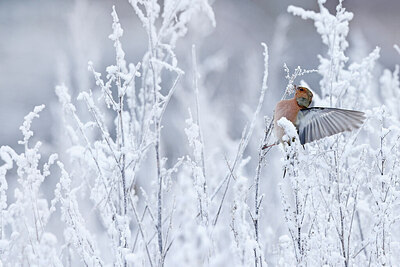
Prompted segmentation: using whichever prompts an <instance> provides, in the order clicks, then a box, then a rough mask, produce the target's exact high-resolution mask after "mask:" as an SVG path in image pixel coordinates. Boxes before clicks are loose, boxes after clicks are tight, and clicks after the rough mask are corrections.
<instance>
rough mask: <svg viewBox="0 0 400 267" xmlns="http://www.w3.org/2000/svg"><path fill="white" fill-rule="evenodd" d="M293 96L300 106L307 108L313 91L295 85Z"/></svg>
mask: <svg viewBox="0 0 400 267" xmlns="http://www.w3.org/2000/svg"><path fill="white" fill-rule="evenodd" d="M294 97H295V98H296V101H297V104H298V105H299V106H300V107H302V108H307V107H308V106H310V104H311V101H312V98H313V93H311V91H310V90H309V89H307V88H306V87H301V86H296V94H295V96H294Z"/></svg>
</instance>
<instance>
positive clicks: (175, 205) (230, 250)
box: [0, 0, 400, 266]
mask: <svg viewBox="0 0 400 267" xmlns="http://www.w3.org/2000/svg"><path fill="white" fill-rule="evenodd" d="M325 2H326V1H324V0H318V6H319V9H320V10H319V12H316V11H307V10H304V9H302V8H299V7H293V6H290V7H289V8H288V11H289V12H290V13H292V14H294V15H297V16H300V17H301V18H303V19H311V20H313V21H314V25H315V27H316V29H317V32H318V33H319V34H320V35H321V38H322V43H323V44H324V45H325V46H326V51H327V52H326V54H324V55H316V57H317V56H318V58H319V62H320V64H319V66H316V67H315V68H316V70H304V69H303V68H301V67H297V68H295V69H294V71H293V73H291V72H290V70H289V68H288V67H287V66H286V65H284V71H285V72H286V78H287V86H286V88H282V89H283V90H282V98H288V97H289V96H290V95H291V94H292V93H293V88H294V84H295V82H297V81H296V79H298V78H299V77H300V76H302V77H307V74H309V73H313V72H316V73H318V75H320V77H321V80H320V88H319V89H316V88H314V90H313V91H314V94H315V97H314V102H316V104H318V105H322V106H332V107H340V108H347V109H357V110H362V111H364V112H365V113H366V115H367V120H366V122H365V124H364V125H363V126H362V127H361V129H359V130H357V131H355V132H352V133H343V134H339V135H335V136H332V137H328V138H325V139H322V140H319V141H316V142H313V143H311V144H306V145H305V146H301V145H300V144H299V142H298V139H297V133H296V130H295V128H294V126H293V125H292V124H291V123H290V122H289V121H288V120H286V119H284V118H283V119H281V120H280V121H279V122H278V125H280V126H281V127H282V128H284V129H285V133H286V136H285V137H284V139H285V140H286V141H288V142H287V143H283V144H279V149H277V151H278V153H276V154H272V153H270V151H271V150H272V149H275V148H276V146H273V145H271V144H274V142H273V141H274V140H273V136H272V134H271V133H272V125H273V123H272V119H271V118H266V120H265V133H262V134H261V135H263V138H262V139H261V140H256V141H253V142H251V141H252V140H251V139H252V137H253V133H255V132H256V131H260V132H261V131H262V130H263V129H262V128H261V127H262V126H261V123H257V122H260V121H261V119H260V116H259V115H260V113H261V112H262V107H263V103H264V98H265V95H266V93H267V88H268V86H267V85H268V83H269V81H268V76H269V58H270V57H271V58H273V57H275V55H269V53H268V48H267V45H265V44H262V46H263V48H264V58H263V59H264V66H263V67H264V75H263V79H262V80H261V81H259V84H260V86H259V88H260V92H258V91H257V94H259V95H258V98H257V99H256V100H257V102H256V105H255V106H254V107H253V108H246V109H244V111H243V113H245V114H246V116H247V117H248V118H249V122H248V125H245V126H242V125H237V127H238V128H243V130H242V135H241V137H240V138H236V139H235V138H234V137H232V135H231V134H230V133H229V130H228V127H227V126H226V125H227V124H226V122H224V121H223V120H221V119H220V117H219V115H220V114H218V112H216V111H215V110H214V109H212V108H213V107H212V106H213V103H211V99H212V96H211V95H208V91H207V90H205V89H206V86H207V83H206V78H204V77H207V74H209V73H210V72H212V71H214V70H216V69H219V70H220V69H222V67H223V65H224V64H227V63H226V62H227V61H226V59H225V55H222V56H221V54H218V53H217V54H216V55H213V56H211V57H210V58H208V59H206V60H198V58H197V55H196V47H195V46H194V45H193V46H192V44H190V46H189V49H187V50H188V51H191V59H192V60H191V62H192V64H191V65H192V66H191V68H190V67H188V68H186V69H185V70H183V69H182V67H181V64H180V63H179V62H178V57H177V53H176V52H177V42H178V40H179V39H181V38H184V37H185V35H186V33H187V32H188V31H189V30H190V27H189V24H190V21H191V20H192V19H193V18H194V17H195V16H197V15H198V14H200V13H202V14H203V15H205V17H206V18H207V20H208V21H207V23H210V24H211V25H213V26H216V22H215V18H214V13H213V11H212V8H211V6H210V4H209V3H208V1H206V0H181V1H176V0H166V1H156V0H148V1H144V0H130V1H129V3H130V5H131V6H132V8H133V11H134V12H133V13H135V14H136V16H137V17H138V18H139V20H140V22H141V23H142V26H143V28H144V29H145V32H146V34H147V45H148V47H147V50H146V51H145V52H144V55H143V57H142V59H141V60H140V62H135V63H128V62H127V61H126V59H125V52H124V50H123V48H122V42H121V40H122V36H123V34H124V31H123V29H122V26H121V24H120V20H119V17H118V15H117V12H116V10H117V9H118V7H117V8H115V7H113V9H112V12H111V17H112V33H111V34H110V35H109V39H110V40H111V41H112V44H113V46H114V48H115V63H113V64H112V65H110V66H108V67H106V68H105V70H104V73H105V75H102V72H101V71H99V70H97V68H96V66H95V64H93V63H91V62H89V64H88V65H89V66H88V69H89V72H90V74H91V75H92V76H93V80H94V82H95V88H94V89H93V90H90V89H89V88H86V89H85V90H84V91H82V92H80V93H79V95H78V96H77V99H75V97H72V96H73V95H74V93H73V92H76V90H71V91H72V93H70V91H69V89H68V88H67V86H65V85H59V86H57V87H56V90H55V91H56V95H57V96H58V99H59V106H60V107H61V108H62V111H63V112H62V117H61V118H60V121H62V127H63V129H65V130H64V135H63V136H62V137H61V138H63V139H65V142H64V145H65V144H68V145H69V147H68V149H67V151H66V153H65V154H64V153H60V157H61V158H62V161H63V162H61V160H58V156H57V155H56V154H54V155H51V156H50V157H49V159H48V161H47V163H41V161H40V160H41V157H42V156H41V154H40V153H39V147H40V142H38V143H36V144H35V145H34V146H31V144H30V142H31V140H30V138H31V136H32V134H33V133H32V131H31V130H30V126H31V122H32V120H33V118H35V117H38V116H39V115H38V114H39V112H40V111H41V110H42V109H43V107H44V106H39V107H36V108H35V110H34V112H32V113H30V114H28V116H26V117H25V122H24V124H23V126H22V127H21V131H22V133H23V135H24V138H23V140H22V141H20V144H21V145H23V152H22V153H20V154H19V153H17V152H16V151H15V150H13V149H11V148H10V147H8V146H3V147H1V148H0V157H1V159H2V161H3V165H1V166H0V224H1V225H0V226H1V228H0V263H2V264H4V265H5V266H12V265H21V266H28V265H29V266H30V265H33V266H53V265H55V266H63V265H66V266H78V265H85V266H105V265H106V266H111V265H113V266H164V265H165V266H253V265H254V266H266V265H267V264H268V265H272V266H275V265H277V266H293V265H299V266H342V265H344V266H366V265H371V266H375V265H397V264H399V262H400V258H399V256H398V251H399V249H400V236H399V235H400V232H399V230H398V218H399V211H400V210H399V204H400V202H399V197H398V196H399V189H400V181H399V179H400V162H399V159H400V145H399V141H400V118H399V116H400V110H399V107H398V104H397V103H398V102H399V101H400V93H399V92H400V83H399V67H398V66H396V67H395V68H394V70H393V71H391V70H384V71H383V74H382V76H381V77H380V78H379V77H376V76H375V75H374V72H373V70H374V67H375V64H376V62H377V60H378V59H379V52H380V49H379V48H376V49H374V50H373V51H371V53H370V54H369V55H365V57H364V59H362V60H361V61H359V62H354V61H353V60H352V58H350V57H349V56H348V55H347V53H346V49H347V48H348V46H349V43H348V41H347V36H348V34H349V30H350V29H349V22H350V21H351V19H352V18H353V14H352V13H351V12H348V11H346V10H345V8H344V7H343V5H342V2H343V1H339V4H338V6H337V8H336V14H331V13H329V11H328V9H327V8H326V7H325V6H324V4H325ZM203 22H204V21H203ZM278 37H279V36H278ZM278 37H277V38H278ZM190 48H191V49H190ZM397 49H398V47H397ZM260 50H261V49H260ZM189 54H190V53H189ZM185 56H187V57H188V58H190V56H188V55H186V54H185ZM261 60H262V57H261V51H260V61H261ZM273 60H274V62H275V63H276V61H277V59H276V58H274V59H273ZM198 61H199V62H198ZM246 66H247V65H246ZM253 67H254V66H253ZM249 72H251V71H249ZM190 73H192V76H190ZM302 82H304V81H302ZM378 82H379V83H378ZM182 84H183V85H182ZM377 84H380V87H379V90H377V89H376V87H375V85H377ZM182 87H188V88H189V89H188V90H184V91H183V90H182V91H183V92H177V91H178V90H180V89H181V88H182ZM185 89H187V88H185ZM246 89H247V88H246ZM311 89H313V88H311ZM255 94H256V93H255V92H252V95H255ZM174 100H177V101H181V102H185V104H187V106H189V110H188V112H186V111H185V112H175V113H174V114H173V116H174V118H178V117H179V119H181V120H182V121H184V122H185V125H184V126H182V125H181V126H182V127H181V128H182V129H181V131H182V136H184V138H178V136H179V135H178V133H175V132H172V133H170V132H167V131H168V129H169V128H168V127H166V126H168V125H167V124H168V123H170V122H171V121H173V120H168V121H167V120H165V118H164V117H165V116H166V114H167V113H168V112H167V111H168V110H167V109H168V108H169V106H170V105H169V103H170V102H172V101H174ZM79 102H80V103H83V104H84V106H85V107H86V110H85V109H82V108H79V109H78V108H77V107H76V106H77V105H78V104H77V103H79ZM274 104H275V103H268V105H266V106H267V107H268V108H270V107H273V106H274ZM185 108H186V107H185ZM204 114H205V115H206V116H204ZM169 131H170V130H169ZM261 135H260V136H261ZM165 136H168V137H171V136H172V137H173V138H175V139H176V140H174V142H173V144H174V145H176V146H179V147H180V148H182V150H181V151H184V152H183V153H182V154H181V155H178V156H177V157H176V158H174V157H170V156H169V153H168V152H169V151H168V150H167V149H166V148H165V145H164V143H165ZM253 139H255V138H253ZM256 143H259V144H257V145H254V144H256ZM271 155H279V157H281V159H282V160H281V162H282V166H280V165H279V166H274V165H272V164H271V162H274V161H273V160H272V159H271V157H270V156H271ZM64 157H65V159H64ZM54 163H56V164H55V165H57V166H58V168H56V167H51V166H52V165H53V164H54ZM42 165H43V166H42ZM249 166H256V167H255V168H256V170H254V168H252V167H249ZM50 168H52V174H51V176H50ZM53 169H56V170H57V171H56V172H55V174H54V172H53ZM275 169H279V170H281V171H282V172H281V173H282V174H283V175H282V176H279V177H278V180H279V184H278V185H277V186H276V185H275V184H273V183H272V182H271V179H270V178H271V175H272V174H273V173H274V172H273V171H272V170H275ZM13 170H16V174H14V173H13ZM57 173H59V178H57V179H59V180H58V183H57V185H56V186H55V188H54V198H53V199H52V200H51V201H49V200H47V199H46V198H44V197H43V195H42V191H41V190H42V189H41V185H42V184H43V182H44V181H45V179H49V177H51V178H53V177H57ZM13 177H17V179H16V180H17V186H16V189H15V191H14V196H15V197H14V199H15V200H10V198H9V197H8V196H9V195H10V192H9V191H10V189H9V188H8V185H9V183H7V179H12V178H13ZM275 191H276V192H279V193H277V195H280V199H277V200H275V202H274V203H272V204H271V203H266V200H265V199H270V198H269V195H272V193H273V192H275ZM50 195H51V194H50ZM271 206H278V207H279V208H277V209H276V210H280V212H277V213H276V214H274V216H272V217H271V216H267V214H271V213H268V212H269V211H268V210H267V208H268V207H271ZM50 220H53V221H56V224H57V228H51V227H50V226H49V225H50V223H49V221H50ZM276 225H278V226H276ZM273 227H275V228H273Z"/></svg>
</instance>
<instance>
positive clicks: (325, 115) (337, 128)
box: [296, 108, 365, 144]
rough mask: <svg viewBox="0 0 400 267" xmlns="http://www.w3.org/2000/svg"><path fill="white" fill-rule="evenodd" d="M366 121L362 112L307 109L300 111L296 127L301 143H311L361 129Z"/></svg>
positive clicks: (336, 109) (335, 109)
mask: <svg viewBox="0 0 400 267" xmlns="http://www.w3.org/2000/svg"><path fill="white" fill-rule="evenodd" d="M364 120H365V115H364V113H363V112H361V111H355V110H346V109H338V108H307V109H302V110H300V111H299V113H298V115H297V122H296V126H297V128H298V130H299V137H300V142H301V143H302V144H305V143H309V142H312V141H315V140H318V139H321V138H324V137H327V136H331V135H334V134H338V133H341V132H344V131H352V130H355V129H358V128H360V126H361V125H362V124H363V122H364Z"/></svg>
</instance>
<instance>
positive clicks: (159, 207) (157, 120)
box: [146, 3, 164, 266]
mask: <svg viewBox="0 0 400 267" xmlns="http://www.w3.org/2000/svg"><path fill="white" fill-rule="evenodd" d="M152 4H154V3H152ZM146 10H147V11H149V14H148V23H149V30H148V36H149V52H150V55H151V56H150V59H149V64H150V68H151V71H152V73H153V107H154V115H153V116H154V121H155V122H154V132H155V135H156V136H155V138H156V140H155V145H154V148H155V152H156V165H157V179H158V190H157V226H156V228H157V238H158V251H159V254H160V255H159V256H160V266H164V253H163V237H162V182H163V178H162V176H161V163H160V116H159V108H160V107H159V106H158V104H159V103H158V89H157V76H156V75H157V74H156V70H155V69H154V65H153V59H156V58H157V52H156V49H155V47H154V43H153V27H152V26H153V25H152V23H153V22H154V18H153V17H152V16H153V12H152V10H153V7H152V8H148V7H146Z"/></svg>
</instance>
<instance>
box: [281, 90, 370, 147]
mask: <svg viewBox="0 0 400 267" xmlns="http://www.w3.org/2000/svg"><path fill="white" fill-rule="evenodd" d="M312 98H313V94H312V92H311V91H310V90H309V89H307V88H306V87H296V93H295V95H294V97H293V98H292V99H288V100H281V101H280V102H278V104H277V105H276V107H275V115H274V131H275V136H276V138H277V139H278V140H279V141H281V142H282V137H283V135H284V134H285V132H284V130H283V129H282V128H281V127H279V126H278V124H277V122H278V121H279V119H280V118H282V117H286V118H287V119H288V120H289V121H291V122H292V123H293V124H294V126H295V127H296V129H297V132H298V134H299V138H300V143H301V144H302V145H304V144H305V143H310V142H312V141H315V140H318V139H321V138H324V137H327V136H331V135H334V134H337V133H341V132H344V131H352V130H355V129H358V128H360V126H361V125H362V124H363V122H364V120H365V116H364V113H363V112H360V111H355V110H346V109H338V108H322V107H312V108H308V107H309V106H310V104H311V101H312Z"/></svg>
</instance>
